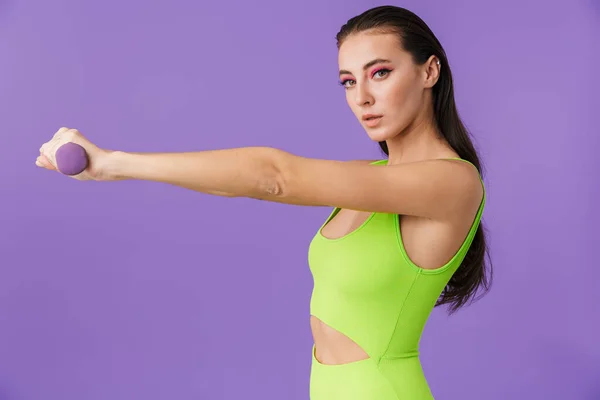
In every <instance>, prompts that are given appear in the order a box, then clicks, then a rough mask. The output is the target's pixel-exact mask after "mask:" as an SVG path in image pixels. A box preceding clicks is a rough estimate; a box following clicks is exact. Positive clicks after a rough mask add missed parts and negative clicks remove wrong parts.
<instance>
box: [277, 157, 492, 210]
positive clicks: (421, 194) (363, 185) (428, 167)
mask: <svg viewBox="0 0 600 400" xmlns="http://www.w3.org/2000/svg"><path fill="white" fill-rule="evenodd" d="M369 164H370V161H368V160H360V162H354V161H353V162H344V161H333V160H322V159H313V158H305V157H300V156H296V155H292V154H289V153H285V155H284V156H282V157H281V158H280V165H279V167H278V170H279V177H278V185H279V190H278V192H279V194H278V195H277V196H276V197H277V198H276V199H274V201H279V202H284V203H289V204H299V205H315V206H331V207H339V208H347V209H352V210H357V211H367V212H381V213H394V214H404V215H414V216H421V217H429V218H437V219H446V218H448V217H450V216H452V215H455V214H456V213H457V212H459V213H463V212H465V211H469V210H472V209H473V207H475V206H479V204H480V201H481V199H482V195H483V187H482V184H481V180H480V178H479V174H478V172H477V170H476V169H475V168H474V167H473V166H472V165H471V164H468V163H466V162H464V161H458V160H457V161H453V160H426V161H419V162H412V163H405V164H399V165H369Z"/></svg>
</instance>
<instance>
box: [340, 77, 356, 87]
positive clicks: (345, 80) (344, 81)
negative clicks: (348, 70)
mask: <svg viewBox="0 0 600 400" xmlns="http://www.w3.org/2000/svg"><path fill="white" fill-rule="evenodd" d="M348 82H354V81H353V80H352V79H343V80H342V81H340V82H339V84H340V86H344V87H345V88H348V86H346V84H347V83H348Z"/></svg>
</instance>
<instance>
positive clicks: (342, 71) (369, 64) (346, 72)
mask: <svg viewBox="0 0 600 400" xmlns="http://www.w3.org/2000/svg"><path fill="white" fill-rule="evenodd" d="M388 62H391V61H390V60H386V59H383V58H376V59H374V60H371V61H369V62H368V63H366V64H365V65H363V71H366V70H367V69H368V68H370V67H372V66H373V65H375V64H381V63H388ZM343 74H349V75H352V72H350V71H347V70H345V69H341V70H340V75H343Z"/></svg>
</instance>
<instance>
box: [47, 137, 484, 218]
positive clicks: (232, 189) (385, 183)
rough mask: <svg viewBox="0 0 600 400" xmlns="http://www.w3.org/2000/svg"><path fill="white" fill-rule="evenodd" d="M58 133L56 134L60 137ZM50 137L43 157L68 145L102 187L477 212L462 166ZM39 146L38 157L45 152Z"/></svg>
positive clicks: (413, 211)
mask: <svg viewBox="0 0 600 400" xmlns="http://www.w3.org/2000/svg"><path fill="white" fill-rule="evenodd" d="M59 132H60V131H59ZM66 132H67V133H63V134H61V135H58V133H57V135H58V139H56V135H55V138H53V141H54V142H52V141H51V142H49V143H52V144H46V145H44V146H46V150H45V151H42V154H44V155H46V158H47V159H49V160H50V161H51V162H52V164H53V166H55V165H56V164H55V161H54V160H53V157H54V155H53V154H52V150H54V151H55V150H56V149H57V148H58V147H59V145H60V143H61V142H62V143H66V142H68V141H73V142H75V143H78V144H80V145H82V146H83V147H84V148H85V149H86V151H88V153H91V163H90V164H91V168H93V167H94V165H95V166H96V168H98V171H96V172H95V175H96V176H101V177H102V178H101V180H114V179H120V180H122V179H138V180H147V181H155V182H163V183H167V184H171V185H176V186H180V187H184V188H187V189H190V190H195V191H198V192H203V193H207V194H214V195H219V196H226V197H248V198H254V199H260V200H267V201H273V202H279V203H287V204H296V205H306V206H331V207H340V208H348V209H354V210H360V211H370V212H384V213H396V214H405V215H415V216H421V217H429V218H436V219H446V218H449V217H450V216H452V215H453V214H455V213H464V212H465V211H466V210H472V209H473V207H476V206H478V205H479V202H480V201H481V196H482V193H483V187H482V185H481V181H480V180H479V175H478V173H477V171H476V170H475V169H474V168H473V167H472V166H471V165H469V164H467V163H464V162H461V161H449V160H428V161H420V162H413V163H405V164H399V165H387V166H378V165H369V164H366V163H362V162H347V161H334V160H323V159H314V158H306V157H301V156H297V155H294V154H291V153H289V152H286V151H283V150H279V149H275V148H270V147H243V148H232V149H224V150H209V151H199V152H185V153H128V152H122V151H113V152H108V151H104V150H100V149H98V148H97V147H96V146H95V145H93V144H92V143H90V142H89V141H88V140H87V139H86V138H85V137H83V136H82V135H81V134H80V133H79V132H77V131H76V130H67V131H66ZM44 146H42V150H43V149H44Z"/></svg>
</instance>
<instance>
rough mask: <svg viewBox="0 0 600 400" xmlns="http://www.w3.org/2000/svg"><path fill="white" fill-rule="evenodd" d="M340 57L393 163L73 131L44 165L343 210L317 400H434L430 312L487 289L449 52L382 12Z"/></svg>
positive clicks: (364, 17) (318, 340)
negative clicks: (146, 147) (428, 366)
mask: <svg viewBox="0 0 600 400" xmlns="http://www.w3.org/2000/svg"><path fill="white" fill-rule="evenodd" d="M337 45H338V62H339V67H340V83H341V85H342V86H343V88H344V90H345V92H346V100H347V102H348V105H349V106H350V108H351V109H352V111H353V112H354V114H355V115H356V117H357V118H358V120H359V121H360V123H361V124H362V126H363V127H364V129H365V130H366V132H367V134H368V135H369V137H370V138H371V139H372V140H373V141H376V142H378V143H379V145H380V146H381V149H382V150H383V151H384V152H385V154H386V155H387V158H386V159H383V160H379V161H366V160H361V161H333V160H319V159H310V158H304V157H301V156H298V155H294V154H290V153H288V152H285V151H281V150H278V149H275V148H268V147H246V148H232V149H224V150H213V151H203V152H188V153H128V152H122V151H109V150H105V149H102V148H99V147H97V146H96V145H95V144H93V143H91V142H90V141H89V140H88V139H87V138H85V137H84V136H83V135H82V134H81V133H80V132H78V131H77V130H74V129H68V128H61V129H60V130H59V131H58V132H57V133H56V134H55V135H54V137H53V138H52V140H50V141H49V142H48V143H46V144H44V145H43V146H42V148H41V149H40V153H41V154H40V156H39V157H38V159H37V161H36V164H37V165H38V166H40V167H43V168H47V169H51V170H56V160H55V152H56V150H57V149H58V148H59V147H60V146H61V145H62V144H64V143H67V142H75V143H78V144H80V145H81V146H83V147H84V148H85V150H86V151H87V153H88V155H89V161H90V162H89V166H88V168H87V169H86V170H85V171H84V172H82V173H81V174H79V175H76V176H74V178H76V179H82V180H87V179H91V180H98V181H113V180H123V179H143V180H148V181H156V182H163V183H168V184H172V185H177V186H180V187H184V188H187V189H190V190H195V191H198V192H202V193H207V194H212V195H217V196H225V197H237V196H243V197H247V198H253V199H260V200H267V201H272V202H279V203H286V204H294V205H303V206H329V207H333V212H332V213H331V215H330V216H329V218H327V220H326V221H325V223H324V224H323V225H322V226H321V227H320V228H319V229H318V231H317V232H316V234H315V236H314V238H313V240H312V242H311V244H310V247H309V250H308V251H309V265H310V269H311V272H312V275H313V278H314V289H313V293H312V298H311V303H310V310H311V313H310V314H311V315H310V323H311V328H312V332H313V338H314V345H313V349H312V367H311V377H310V396H311V399H313V400H336V399H344V400H353V399H363V400H364V399H377V400H388V399H389V400H392V399H411V400H417V399H432V398H433V395H432V393H431V391H430V389H429V387H428V383H427V381H426V379H425V377H424V374H423V371H422V369H421V364H420V361H419V350H418V345H419V340H420V335H421V332H422V330H423V328H424V326H425V323H426V321H427V318H428V316H429V314H430V312H431V310H432V309H433V307H434V306H436V305H442V304H447V305H449V308H450V312H454V311H456V310H457V309H458V308H460V307H461V306H463V305H464V304H466V303H467V302H468V301H469V300H473V299H474V298H475V297H474V295H475V293H476V292H477V290H478V289H484V290H488V289H489V282H490V276H489V275H487V274H486V270H485V267H486V264H485V263H484V255H485V253H486V243H485V236H484V233H483V227H482V225H481V223H480V220H481V215H482V212H483V208H484V204H485V190H484V186H483V181H482V179H481V177H480V173H479V171H480V163H479V159H478V157H477V154H476V152H475V150H474V148H473V145H472V143H471V141H470V139H469V136H468V133H467V131H466V129H465V128H464V126H463V124H462V123H461V120H460V118H459V116H458V113H457V110H456V106H455V103H454V98H453V96H454V95H453V87H452V75H451V73H450V68H449V65H448V61H447V59H446V56H445V52H444V50H443V48H442V47H441V45H440V43H439V42H438V40H437V39H436V37H435V36H434V34H433V33H432V32H431V31H430V30H429V28H428V27H427V25H426V24H425V23H424V22H423V21H422V20H421V19H420V18H418V17H417V16H416V15H414V14H413V13H411V12H409V11H408V10H405V9H403V8H399V7H392V6H383V7H376V8H373V9H371V10H368V11H366V12H364V13H363V14H361V15H359V16H357V17H354V18H352V19H350V20H349V21H348V22H347V23H346V24H345V25H344V26H343V27H342V29H341V31H340V32H339V33H338V35H337Z"/></svg>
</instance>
